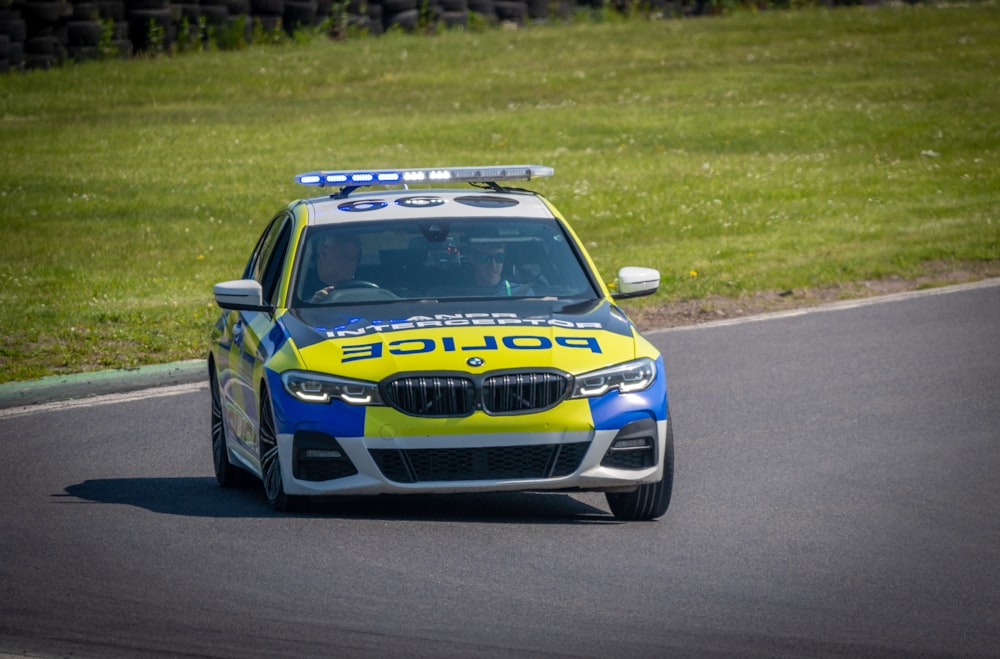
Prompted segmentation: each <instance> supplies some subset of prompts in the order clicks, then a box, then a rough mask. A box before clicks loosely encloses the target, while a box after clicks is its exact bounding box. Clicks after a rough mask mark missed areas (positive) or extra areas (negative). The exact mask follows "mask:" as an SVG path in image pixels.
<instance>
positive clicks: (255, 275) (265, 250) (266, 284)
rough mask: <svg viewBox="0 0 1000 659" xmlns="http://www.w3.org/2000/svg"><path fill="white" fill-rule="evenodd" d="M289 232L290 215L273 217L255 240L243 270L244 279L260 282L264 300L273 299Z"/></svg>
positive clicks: (269, 300) (283, 214)
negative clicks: (251, 252)
mask: <svg viewBox="0 0 1000 659" xmlns="http://www.w3.org/2000/svg"><path fill="white" fill-rule="evenodd" d="M291 234H292V221H291V216H289V215H288V214H287V213H282V214H281V215H278V216H277V217H275V218H274V219H273V220H271V223H270V224H269V225H268V227H267V229H265V230H264V233H263V234H262V235H261V237H260V240H258V241H257V246H256V247H255V248H254V251H253V254H252V255H251V256H250V260H249V261H247V265H246V268H244V270H243V278H244V279H254V280H256V281H259V282H260V285H261V288H262V289H263V294H264V300H265V301H268V302H271V303H273V302H274V301H275V298H276V293H277V287H278V280H279V279H280V278H281V266H282V264H283V263H284V262H285V254H286V252H287V251H288V241H289V238H290V237H291Z"/></svg>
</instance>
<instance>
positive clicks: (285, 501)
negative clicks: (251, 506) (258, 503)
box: [257, 388, 299, 512]
mask: <svg viewBox="0 0 1000 659" xmlns="http://www.w3.org/2000/svg"><path fill="white" fill-rule="evenodd" d="M257 446H258V448H259V450H260V475H261V479H262V480H263V481H264V496H266V497H267V502H268V503H269V504H271V507H272V508H274V510H276V511H277V512H291V511H293V510H295V509H296V508H297V507H298V503H299V500H298V497H293V496H289V495H287V494H285V484H284V482H283V480H282V477H281V458H280V456H279V455H278V431H277V426H275V423H274V409H273V408H272V407H271V396H270V394H268V393H267V389H266V388H265V389H264V390H263V392H262V393H261V395H260V424H259V426H258V427H257Z"/></svg>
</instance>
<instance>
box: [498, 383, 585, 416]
mask: <svg viewBox="0 0 1000 659" xmlns="http://www.w3.org/2000/svg"><path fill="white" fill-rule="evenodd" d="M568 389H569V378H567V377H566V376H563V375H559V374H557V373H506V374H503V375H494V376H492V377H489V378H486V381H485V382H484V383H483V391H482V397H483V409H484V410H486V411H487V412H492V413H494V414H517V413H518V412H537V411H539V410H544V409H547V408H549V407H552V406H553V405H556V404H557V403H559V402H560V401H561V400H562V399H563V398H565V397H566V393H567V391H568Z"/></svg>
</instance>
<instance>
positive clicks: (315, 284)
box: [306, 232, 361, 302]
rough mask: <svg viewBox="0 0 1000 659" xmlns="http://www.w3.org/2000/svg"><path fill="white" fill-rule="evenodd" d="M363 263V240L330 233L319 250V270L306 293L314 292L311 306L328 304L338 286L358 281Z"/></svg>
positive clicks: (343, 234)
mask: <svg viewBox="0 0 1000 659" xmlns="http://www.w3.org/2000/svg"><path fill="white" fill-rule="evenodd" d="M360 261H361V240H360V239H359V238H358V236H357V234H354V233H342V232H330V233H328V234H326V235H325V236H323V238H322V242H321V243H320V245H319V248H318V249H317V250H316V267H315V271H314V273H312V274H313V276H312V277H310V279H309V280H308V287H307V288H306V290H307V291H308V290H314V289H316V292H315V293H313V295H312V297H311V298H310V299H309V301H310V302H325V301H327V299H328V298H329V297H330V294H331V293H332V292H333V291H334V290H336V288H337V287H338V286H343V285H344V283H345V282H348V281H351V280H352V279H354V273H355V271H356V270H357V269H358V263H359V262H360Z"/></svg>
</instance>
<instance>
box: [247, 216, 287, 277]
mask: <svg viewBox="0 0 1000 659" xmlns="http://www.w3.org/2000/svg"><path fill="white" fill-rule="evenodd" d="M282 219H283V216H282V215H279V216H278V217H275V218H274V219H272V220H271V221H270V222H269V223H268V225H267V228H266V229H264V233H262V234H260V238H258V239H257V245H256V246H255V247H254V248H253V252H252V253H251V254H250V258H249V259H248V260H247V264H246V267H245V268H243V279H256V280H257V281H260V268H261V263H263V262H264V260H265V259H264V258H263V253H264V251H265V248H266V246H267V245H269V244H273V243H274V235H275V233H276V227H278V226H279V225H280V224H281V220H282Z"/></svg>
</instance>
